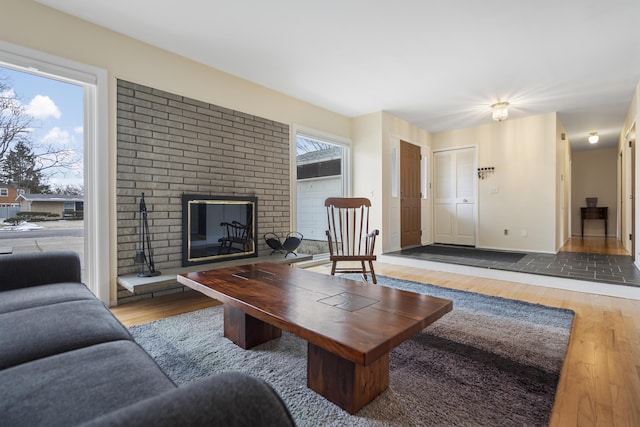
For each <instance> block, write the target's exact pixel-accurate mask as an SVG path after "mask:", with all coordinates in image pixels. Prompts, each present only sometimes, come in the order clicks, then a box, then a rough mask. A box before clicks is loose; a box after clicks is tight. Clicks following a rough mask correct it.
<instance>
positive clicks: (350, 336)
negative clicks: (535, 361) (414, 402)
mask: <svg viewBox="0 0 640 427" xmlns="http://www.w3.org/2000/svg"><path fill="white" fill-rule="evenodd" d="M178 282H180V283H182V284H183V285H186V286H188V287H190V288H192V289H195V290H197V291H200V292H202V293H203V294H205V295H208V296H210V297H212V298H215V299H217V300H219V301H221V302H223V303H224V336H225V337H227V338H229V339H230V340H232V341H233V342H234V343H236V344H237V345H239V346H240V347H242V348H245V349H249V348H251V347H253V346H256V345H258V344H262V343H264V342H266V341H269V340H271V339H274V338H277V337H280V336H281V335H282V330H285V331H288V332H291V333H293V334H295V335H297V336H299V337H300V338H302V339H304V340H306V341H307V343H308V344H307V386H308V387H309V388H311V389H312V390H314V391H316V392H317V393H319V394H321V395H322V396H324V397H326V398H327V399H328V400H330V401H331V402H333V403H335V404H336V405H338V406H340V407H341V408H343V409H344V410H346V411H347V412H349V413H351V414H355V413H356V412H357V411H358V410H360V409H361V408H362V407H363V406H365V405H366V404H368V403H369V402H371V401H372V400H373V399H375V397H376V396H378V395H379V394H380V393H382V392H383V391H384V390H385V389H386V388H387V387H388V386H389V352H390V351H391V350H392V349H393V348H394V347H396V346H398V345H399V344H400V343H402V342H403V341H405V340H406V339H408V338H410V337H411V336H413V335H415V334H416V333H417V332H419V331H421V330H422V329H424V328H425V327H427V326H428V325H430V324H431V323H433V322H435V321H436V320H438V319H439V318H441V317H442V316H443V315H444V314H446V313H448V312H449V311H451V309H452V307H453V303H452V302H451V301H449V300H445V299H442V298H435V297H431V296H428V295H421V294H417V293H413V292H406V291H402V290H398V289H393V288H388V287H384V286H377V285H371V284H368V283H365V282H360V281H355V280H349V279H344V278H341V277H337V276H329V275H325V274H320V273H315V272H311V271H306V270H302V269H298V268H292V267H290V266H288V265H280V264H271V263H261V264H254V265H245V266H240V267H230V268H221V269H218V270H209V271H202V272H198V273H186V274H180V275H178Z"/></svg>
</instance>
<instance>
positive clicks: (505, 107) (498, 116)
mask: <svg viewBox="0 0 640 427" xmlns="http://www.w3.org/2000/svg"><path fill="white" fill-rule="evenodd" d="M491 109H492V110H493V113H492V114H491V117H492V118H493V120H495V121H497V122H501V121H503V120H504V119H506V118H507V117H509V103H508V102H496V103H495V104H493V105H492V106H491Z"/></svg>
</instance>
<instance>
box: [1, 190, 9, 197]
mask: <svg viewBox="0 0 640 427" xmlns="http://www.w3.org/2000/svg"><path fill="white" fill-rule="evenodd" d="M0 197H9V189H8V188H0Z"/></svg>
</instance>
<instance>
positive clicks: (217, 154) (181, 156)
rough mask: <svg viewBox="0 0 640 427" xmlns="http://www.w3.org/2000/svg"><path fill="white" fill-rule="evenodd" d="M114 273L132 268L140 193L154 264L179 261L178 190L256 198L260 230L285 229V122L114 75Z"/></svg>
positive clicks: (134, 269)
mask: <svg viewBox="0 0 640 427" xmlns="http://www.w3.org/2000/svg"><path fill="white" fill-rule="evenodd" d="M117 108H118V114H117V125H118V131H117V138H118V142H117V182H116V186H117V201H116V203H117V235H118V275H124V274H129V273H135V272H138V271H139V270H140V266H138V265H135V264H134V262H133V259H134V255H135V250H136V246H137V242H138V232H139V226H138V225H139V221H140V219H139V201H140V195H141V193H143V192H144V194H145V201H146V204H147V210H148V221H149V228H150V234H151V237H152V241H151V245H152V247H153V252H154V261H155V265H156V269H158V270H160V271H162V269H163V268H172V267H180V266H181V265H182V243H181V241H182V234H181V233H182V205H181V196H182V194H183V193H189V194H207V195H217V194H219V195H228V196H245V195H251V196H256V197H258V232H259V233H260V236H259V237H260V238H259V239H258V243H259V244H258V253H259V254H260V255H264V254H268V253H269V252H268V247H267V246H266V244H265V243H264V241H263V239H262V237H261V236H262V235H263V234H265V233H268V232H275V233H278V234H280V235H282V234H286V233H287V232H288V231H289V216H290V213H289V206H290V191H289V188H290V187H289V126H288V125H286V124H283V123H278V122H274V121H271V120H267V119H263V118H260V117H256V116H252V115H249V114H244V113H241V112H238V111H233V110H230V109H227V108H223V107H219V106H217V105H212V104H207V103H205V102H200V101H197V100H194V99H190V98H186V97H183V96H179V95H174V94H171V93H167V92H163V91H160V90H157V89H153V88H150V87H146V86H142V85H139V84H134V83H130V82H127V81H123V80H118V107H117Z"/></svg>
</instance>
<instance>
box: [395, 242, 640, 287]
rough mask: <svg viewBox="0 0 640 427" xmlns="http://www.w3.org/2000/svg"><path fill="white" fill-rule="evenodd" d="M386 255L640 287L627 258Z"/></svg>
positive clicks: (408, 252) (574, 254)
mask: <svg viewBox="0 0 640 427" xmlns="http://www.w3.org/2000/svg"><path fill="white" fill-rule="evenodd" d="M386 255H392V256H403V257H409V258H416V259H423V260H426V261H433V262H443V263H448V264H460V265H467V266H471V267H483V268H490V269H491V268H492V269H496V270H506V271H516V272H521V273H530V274H540V275H544V276H553V277H562V278H565V279H580V280H587V281H593V282H601V283H613V284H616V285H626V286H634V287H640V271H639V270H638V269H637V268H636V266H635V265H634V264H633V260H632V259H631V257H630V256H625V255H604V254H590V253H582V252H558V254H556V255H551V254H538V253H527V254H526V255H525V256H524V257H523V258H522V259H521V260H520V261H518V262H515V263H508V262H500V261H491V260H485V259H474V258H469V257H458V256H445V255H434V254H425V253H417V252H415V251H411V250H401V251H397V252H392V253H389V254H386Z"/></svg>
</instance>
